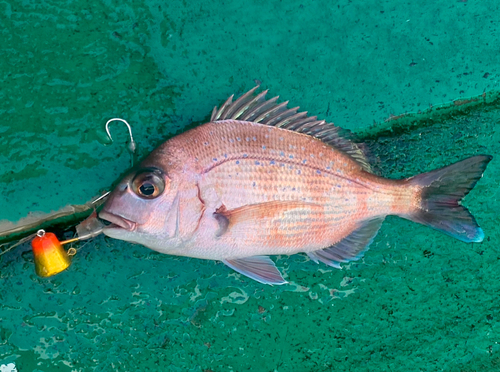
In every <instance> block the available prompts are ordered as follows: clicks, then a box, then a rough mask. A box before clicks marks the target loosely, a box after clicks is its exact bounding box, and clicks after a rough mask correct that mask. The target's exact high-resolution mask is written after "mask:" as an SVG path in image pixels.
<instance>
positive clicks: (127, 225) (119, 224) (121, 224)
mask: <svg viewBox="0 0 500 372" xmlns="http://www.w3.org/2000/svg"><path fill="white" fill-rule="evenodd" d="M99 218H101V219H103V220H106V221H109V222H111V225H109V226H106V227H104V229H116V228H119V229H124V230H127V231H134V230H135V229H136V228H137V222H134V221H130V220H128V219H126V218H125V217H122V216H118V215H116V214H113V213H110V212H106V211H101V212H100V213H99Z"/></svg>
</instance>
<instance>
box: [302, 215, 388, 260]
mask: <svg viewBox="0 0 500 372" xmlns="http://www.w3.org/2000/svg"><path fill="white" fill-rule="evenodd" d="M382 222H384V218H376V219H372V220H367V221H364V222H362V223H361V224H360V225H359V227H358V228H357V229H356V230H354V231H353V232H352V233H351V234H349V235H348V236H346V237H345V238H344V239H342V240H341V241H340V242H338V243H336V244H334V245H332V246H331V247H328V248H324V249H320V250H318V251H314V252H307V255H308V256H309V258H311V260H313V261H314V262H316V263H317V262H318V261H321V262H323V263H324V264H326V265H328V266H332V267H335V268H337V269H340V264H339V263H340V262H348V261H356V260H359V259H360V258H361V257H362V256H363V254H364V253H365V252H366V251H367V250H368V248H369V246H370V244H371V243H372V241H373V239H374V238H375V236H376V235H377V233H378V230H379V229H380V226H381V225H382Z"/></svg>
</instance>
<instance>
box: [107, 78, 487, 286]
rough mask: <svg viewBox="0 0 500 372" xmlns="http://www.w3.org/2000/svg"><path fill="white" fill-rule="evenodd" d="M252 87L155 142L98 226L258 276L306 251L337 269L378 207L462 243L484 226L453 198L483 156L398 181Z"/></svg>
mask: <svg viewBox="0 0 500 372" xmlns="http://www.w3.org/2000/svg"><path fill="white" fill-rule="evenodd" d="M256 89H257V88H254V89H252V90H251V91H249V92H248V93H246V94H244V95H243V96H242V97H240V98H239V99H238V100H236V101H234V102H233V101H232V97H230V98H229V99H228V100H227V101H226V103H224V105H223V106H222V107H221V108H220V109H218V110H217V109H214V112H213V113H212V117H211V120H210V122H209V123H206V124H203V125H201V126H199V127H197V128H194V129H191V130H189V131H187V132H185V133H183V134H180V135H178V136H176V137H173V138H171V139H169V140H168V141H166V142H165V143H163V144H162V145H160V146H159V147H158V148H157V149H156V150H154V151H153V152H152V153H151V154H150V155H149V156H148V157H147V158H146V159H145V160H144V161H142V162H141V163H140V164H139V165H138V166H136V167H134V168H133V169H132V170H131V172H130V173H129V174H128V175H127V176H126V177H125V178H124V179H123V180H122V181H121V182H120V184H119V185H118V186H117V187H116V188H115V189H114V191H113V192H112V194H111V195H110V197H109V200H108V201H107V202H106V204H105V206H104V208H103V210H102V211H101V212H100V217H101V218H102V219H105V220H108V221H109V222H111V225H109V226H107V227H106V228H105V229H104V233H105V234H106V235H108V236H110V237H112V238H117V239H122V240H126V241H130V242H135V243H139V244H142V245H145V246H146V247H149V248H151V249H154V250H156V251H159V252H162V253H166V254H171V255H179V256H188V257H195V258H201V259H209V260H220V261H222V262H224V263H225V264H226V265H228V266H229V267H231V268H233V269H234V270H236V271H238V272H239V273H241V274H244V275H246V276H248V277H250V278H252V279H255V280H257V281H259V282H261V283H266V284H283V283H286V281H285V280H284V279H283V277H282V276H281V274H280V272H279V271H278V269H277V268H276V266H275V265H274V263H273V261H272V260H271V259H270V258H269V257H268V256H269V255H283V254H284V255H292V254H296V253H300V252H304V253H306V254H307V255H308V256H309V257H310V258H311V259H312V260H314V261H316V262H318V261H321V262H323V263H325V264H327V265H330V266H333V267H340V266H339V264H340V263H342V262H347V261H351V260H356V259H359V258H360V257H361V256H362V254H363V253H364V252H365V251H366V250H367V249H368V246H369V245H370V243H371V242H372V240H373V239H374V237H375V235H376V234H377V232H378V230H379V228H380V225H381V224H382V222H383V220H384V218H385V216H387V215H397V216H400V217H403V218H407V219H409V220H412V221H415V222H419V223H422V224H424V225H427V226H430V227H432V228H434V229H437V230H439V231H442V232H444V233H446V234H448V235H450V236H453V237H455V238H457V239H459V240H462V241H464V242H480V241H482V240H483V237H484V234H483V231H482V230H481V228H480V227H479V226H478V225H477V223H476V221H475V219H474V217H473V216H472V215H471V214H470V213H469V211H468V210H467V209H466V208H465V207H463V206H462V205H461V204H460V201H461V199H462V198H463V197H464V196H465V195H466V194H467V193H468V192H469V191H470V190H471V189H472V188H473V187H474V185H475V184H476V183H477V181H478V180H479V179H480V178H481V176H482V174H483V172H484V170H485V168H486V166H487V164H488V162H489V161H490V160H491V156H488V155H478V156H473V157H471V158H468V159H465V160H462V161H460V162H458V163H455V164H452V165H450V166H447V167H444V168H441V169H437V170H434V171H431V172H429V173H424V174H420V175H417V176H415V177H412V178H408V179H403V180H391V179H386V178H381V177H379V176H377V175H375V174H373V173H372V171H371V168H370V165H369V163H368V160H367V158H366V156H365V154H364V153H363V147H362V146H361V145H358V144H356V143H354V142H352V141H350V140H349V139H347V138H345V137H344V136H343V135H342V134H343V131H342V130H341V129H340V128H339V127H336V126H334V125H333V124H330V123H326V122H325V121H322V120H317V119H316V117H309V116H307V114H306V113H305V112H301V113H297V111H298V107H295V108H292V109H288V108H287V107H286V106H287V102H285V103H282V104H277V103H276V101H277V97H276V98H273V99H270V100H266V99H265V94H266V92H262V93H260V94H258V95H254V92H255V90H256Z"/></svg>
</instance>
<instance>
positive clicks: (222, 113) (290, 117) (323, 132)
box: [210, 86, 372, 172]
mask: <svg viewBox="0 0 500 372" xmlns="http://www.w3.org/2000/svg"><path fill="white" fill-rule="evenodd" d="M258 88H259V86H256V87H255V88H252V89H250V90H249V91H248V92H246V93H245V94H243V95H242V96H241V97H240V98H238V99H237V100H236V101H234V102H233V97H234V96H231V97H229V98H228V99H227V100H226V102H224V104H223V105H222V106H221V108H220V109H217V107H215V108H214V110H213V111H212V117H211V118H210V121H212V122H217V121H222V120H243V121H251V122H254V123H260V124H265V125H271V126H275V127H278V128H283V129H288V130H292V131H295V132H299V133H304V134H307V135H309V136H312V137H315V138H317V139H319V140H321V141H323V142H324V143H326V144H328V145H330V146H332V147H334V148H336V149H337V150H340V151H342V152H344V153H346V154H348V155H349V156H351V157H352V158H353V159H354V160H356V161H357V162H358V163H359V164H360V165H361V166H362V168H363V169H364V170H365V171H367V172H372V170H371V167H370V164H369V163H368V159H367V158H366V155H365V154H364V152H363V150H362V149H361V145H360V144H357V143H355V142H353V141H351V140H349V134H350V132H349V131H348V130H345V129H342V128H340V127H336V126H335V125H334V124H333V123H327V122H326V121H325V120H317V117H316V116H308V115H307V112H297V111H298V110H299V107H298V106H297V107H294V108H291V109H289V108H287V104H288V101H286V102H283V103H280V104H278V103H276V101H277V100H278V98H279V97H278V96H277V97H273V98H271V99H268V100H266V98H265V97H266V94H267V90H265V91H263V92H262V93H259V94H258V95H254V94H253V93H254V92H255V91H256V90H257V89H258Z"/></svg>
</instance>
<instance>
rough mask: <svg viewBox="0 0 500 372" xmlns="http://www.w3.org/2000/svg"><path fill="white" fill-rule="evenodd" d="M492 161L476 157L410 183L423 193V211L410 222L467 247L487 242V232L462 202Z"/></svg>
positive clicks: (484, 156) (415, 178) (419, 177)
mask: <svg viewBox="0 0 500 372" xmlns="http://www.w3.org/2000/svg"><path fill="white" fill-rule="evenodd" d="M491 159H492V156H490V155H478V156H473V157H470V158H467V159H465V160H462V161H459V162H458V163H455V164H452V165H449V166H447V167H444V168H440V169H436V170H433V171H431V172H428V173H423V174H419V175H418V176H415V177H412V178H410V179H408V181H409V182H410V183H411V184H413V185H415V186H420V187H423V189H422V194H421V197H422V205H421V209H420V210H418V211H416V212H415V213H413V214H411V215H409V216H407V218H409V219H410V220H412V221H415V222H418V223H421V224H423V225H426V226H429V227H432V228H433V229H436V230H439V231H441V232H443V233H445V234H448V235H450V236H452V237H454V238H457V239H459V240H461V241H463V242H466V243H470V242H481V241H483V238H484V232H483V230H482V229H481V228H480V227H479V226H478V224H477V222H476V220H475V219H474V217H473V216H472V214H471V213H470V212H469V211H468V210H467V208H465V207H463V206H462V205H460V201H461V200H462V198H463V197H464V196H465V195H467V194H468V193H469V191H470V190H472V188H473V187H474V186H475V185H476V183H477V181H479V179H480V178H481V176H482V175H483V172H484V170H485V169H486V166H487V165H488V163H489V162H490V160H491Z"/></svg>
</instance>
